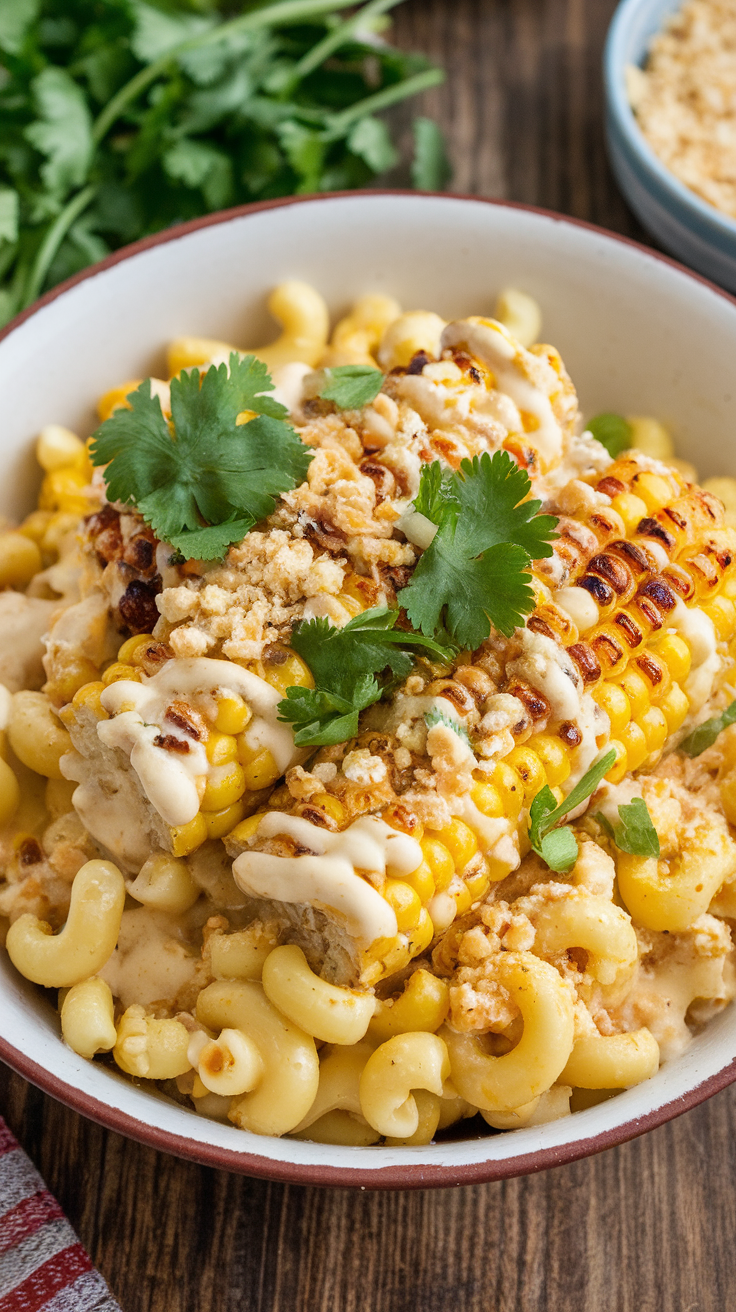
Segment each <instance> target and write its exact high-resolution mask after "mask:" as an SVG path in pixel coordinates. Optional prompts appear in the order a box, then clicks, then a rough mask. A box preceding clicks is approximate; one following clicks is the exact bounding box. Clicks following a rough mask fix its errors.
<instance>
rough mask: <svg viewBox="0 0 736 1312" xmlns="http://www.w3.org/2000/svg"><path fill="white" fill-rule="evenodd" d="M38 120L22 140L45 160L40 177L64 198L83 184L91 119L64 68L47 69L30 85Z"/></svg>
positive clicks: (82, 97)
mask: <svg viewBox="0 0 736 1312" xmlns="http://www.w3.org/2000/svg"><path fill="white" fill-rule="evenodd" d="M33 94H34V98H35V102H36V110H37V113H38V118H37V119H36V121H35V122H33V123H30V124H29V125H28V127H27V128H26V130H25V136H26V139H27V140H28V141H30V143H31V145H32V146H35V147H36V150H38V151H40V152H41V154H42V155H45V156H46V163H45V164H43V165H42V166H41V177H42V178H43V180H44V182H45V184H46V186H47V187H48V189H49V191H50V192H53V193H58V194H59V195H61V196H65V195H66V193H67V192H68V191H69V189H70V188H71V187H79V186H81V184H82V183H83V182H84V180H85V177H86V175H87V169H88V167H89V162H90V159H91V156H92V119H91V116H90V112H89V108H88V106H87V101H86V100H85V97H84V92H83V91H82V89H81V87H79V86H77V84H76V82H75V81H74V79H73V78H72V77H70V75H69V74H68V73H67V71H66V69H64V68H55V67H53V66H51V65H49V67H48V68H44V69H43V71H42V72H41V73H39V75H38V77H37V78H36V79H35V80H34V82H33Z"/></svg>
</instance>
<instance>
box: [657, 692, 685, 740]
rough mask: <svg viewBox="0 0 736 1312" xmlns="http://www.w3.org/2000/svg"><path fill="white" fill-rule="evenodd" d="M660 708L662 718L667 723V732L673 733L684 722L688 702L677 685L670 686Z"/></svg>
mask: <svg viewBox="0 0 736 1312" xmlns="http://www.w3.org/2000/svg"><path fill="white" fill-rule="evenodd" d="M660 707H661V710H662V712H663V714H664V718H665V719H666V721H667V729H668V732H669V733H675V732H676V731H677V730H678V729H679V728H680V726H681V725H682V723H683V722H684V720H685V718H686V716H687V713H688V711H689V710H690V702H689V701H688V698H687V697H686V695H685V693H684V692H683V690H682V688H681V687H680V685H679V683H673V684H672V687H671V688H670V690H669V692H668V693H667V695H666V697H663V698H662V701H661V702H660Z"/></svg>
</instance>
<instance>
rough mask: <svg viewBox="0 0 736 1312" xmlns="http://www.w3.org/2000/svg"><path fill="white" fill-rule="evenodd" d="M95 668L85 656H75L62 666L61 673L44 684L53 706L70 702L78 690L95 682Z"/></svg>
mask: <svg viewBox="0 0 736 1312" xmlns="http://www.w3.org/2000/svg"><path fill="white" fill-rule="evenodd" d="M96 678H97V666H96V665H94V664H93V663H92V661H88V660H87V658H86V656H77V657H75V658H74V659H73V660H70V661H69V663H68V664H67V665H65V666H64V669H63V671H62V672H61V673H60V674H59V675H58V676H57V677H56V678H55V679H51V680H50V681H49V682H48V683H47V684H46V693H47V695H48V696H49V697H50V698H51V700H52V701H53V702H54V703H55V705H59V704H62V703H64V702H70V701H71V700H72V698H73V697H74V694H75V693H76V692H78V691H79V689H80V688H85V687H86V686H87V684H89V683H91V682H92V681H94V680H96Z"/></svg>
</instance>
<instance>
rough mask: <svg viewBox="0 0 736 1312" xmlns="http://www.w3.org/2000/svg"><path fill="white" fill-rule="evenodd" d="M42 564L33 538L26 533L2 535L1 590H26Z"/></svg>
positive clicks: (0, 535)
mask: <svg viewBox="0 0 736 1312" xmlns="http://www.w3.org/2000/svg"><path fill="white" fill-rule="evenodd" d="M42 564H43V561H42V560H41V552H40V551H39V549H38V546H37V544H36V543H35V542H34V541H33V538H30V537H28V536H27V535H26V534H25V533H15V532H12V533H0V588H24V587H25V586H26V584H27V583H30V581H31V579H32V578H33V575H34V574H37V573H38V571H39V570H40V569H41V566H42Z"/></svg>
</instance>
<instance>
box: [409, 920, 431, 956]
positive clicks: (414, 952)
mask: <svg viewBox="0 0 736 1312" xmlns="http://www.w3.org/2000/svg"><path fill="white" fill-rule="evenodd" d="M433 938H434V924H433V923H432V917H431V916H430V914H429V912H428V911H427V908H426V907H422V909H421V911H420V913H419V920H418V921H417V923H416V925H415V927H414V928H413V929H412V930H410V932H409V943H408V949H409V958H410V959H411V958H412V957H418V956H420V954H421V953H422V952H424V951H426V949H427V948H428V947H429V945H430V943H431V942H432V939H433Z"/></svg>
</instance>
